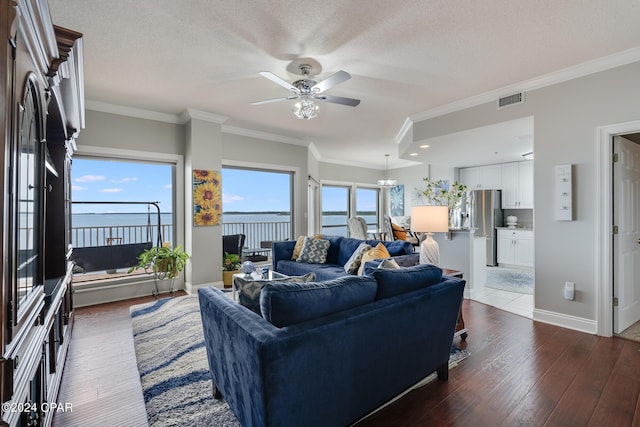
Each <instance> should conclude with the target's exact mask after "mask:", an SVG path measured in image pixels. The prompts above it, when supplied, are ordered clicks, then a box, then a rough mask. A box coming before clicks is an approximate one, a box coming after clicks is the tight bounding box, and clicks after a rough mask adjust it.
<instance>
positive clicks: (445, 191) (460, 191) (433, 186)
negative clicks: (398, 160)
mask: <svg viewBox="0 0 640 427" xmlns="http://www.w3.org/2000/svg"><path fill="white" fill-rule="evenodd" d="M422 180H423V181H424V182H425V189H424V190H422V191H421V193H420V194H421V195H422V196H424V197H425V198H426V199H427V204H428V205H437V206H448V207H449V210H451V209H453V208H454V207H455V206H456V205H457V204H458V203H459V202H460V201H461V200H462V198H463V197H466V194H467V193H466V192H467V186H466V185H464V184H462V183H460V182H457V181H456V182H454V183H453V184H452V185H451V187H449V185H448V182H447V181H444V180H442V179H439V180H438V181H433V180H431V178H422Z"/></svg>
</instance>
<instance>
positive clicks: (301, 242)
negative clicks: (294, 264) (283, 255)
mask: <svg viewBox="0 0 640 427" xmlns="http://www.w3.org/2000/svg"><path fill="white" fill-rule="evenodd" d="M303 245H304V236H300V237H298V240H296V245H295V246H294V247H293V254H292V255H291V259H292V260H294V261H295V260H297V259H298V257H299V256H300V251H301V250H302V246H303Z"/></svg>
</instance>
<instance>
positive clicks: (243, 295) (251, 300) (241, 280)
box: [233, 273, 316, 314]
mask: <svg viewBox="0 0 640 427" xmlns="http://www.w3.org/2000/svg"><path fill="white" fill-rule="evenodd" d="M315 279H316V275H315V274H314V273H307V274H305V275H304V276H291V277H285V278H282V279H273V280H262V279H254V278H252V277H251V276H249V277H247V278H245V277H242V276H236V277H234V278H233V286H235V288H236V291H238V303H239V304H240V305H243V306H245V307H247V308H248V309H249V310H251V311H253V312H254V313H256V314H261V313H260V294H261V293H262V292H261V291H262V287H263V286H264V285H266V284H267V283H301V282H312V281H314V280H315Z"/></svg>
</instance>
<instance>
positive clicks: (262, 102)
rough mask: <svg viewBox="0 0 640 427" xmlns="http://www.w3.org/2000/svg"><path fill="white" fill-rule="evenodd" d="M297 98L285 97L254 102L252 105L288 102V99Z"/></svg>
mask: <svg viewBox="0 0 640 427" xmlns="http://www.w3.org/2000/svg"><path fill="white" fill-rule="evenodd" d="M297 97H298V96H297V95H291V96H285V97H282V98H271V99H265V100H262V101H255V102H252V103H251V105H262V104H269V103H270V102H278V101H286V100H288V99H296V98H297Z"/></svg>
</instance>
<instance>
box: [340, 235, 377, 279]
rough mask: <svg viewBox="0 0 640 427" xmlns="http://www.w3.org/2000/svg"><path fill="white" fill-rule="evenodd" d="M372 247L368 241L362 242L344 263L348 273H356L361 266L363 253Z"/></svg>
mask: <svg viewBox="0 0 640 427" xmlns="http://www.w3.org/2000/svg"><path fill="white" fill-rule="evenodd" d="M369 249H371V245H369V244H368V243H364V242H363V243H360V246H358V248H357V249H356V250H355V251H354V252H353V254H351V257H349V260H348V261H347V262H346V263H345V265H344V271H346V272H347V274H356V273H357V272H358V269H359V268H360V262H361V261H362V255H364V253H365V252H367V251H368V250H369Z"/></svg>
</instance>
